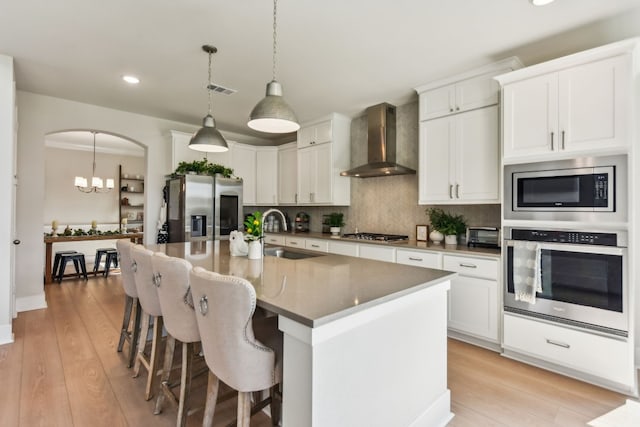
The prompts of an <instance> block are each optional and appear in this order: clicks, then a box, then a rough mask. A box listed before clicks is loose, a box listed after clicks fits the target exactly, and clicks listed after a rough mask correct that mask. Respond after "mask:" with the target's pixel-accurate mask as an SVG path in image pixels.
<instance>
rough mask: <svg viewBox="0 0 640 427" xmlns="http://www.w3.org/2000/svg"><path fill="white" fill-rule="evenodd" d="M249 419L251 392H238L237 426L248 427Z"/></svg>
mask: <svg viewBox="0 0 640 427" xmlns="http://www.w3.org/2000/svg"><path fill="white" fill-rule="evenodd" d="M250 420H251V393H250V392H246V391H239V392H238V427H249V422H250Z"/></svg>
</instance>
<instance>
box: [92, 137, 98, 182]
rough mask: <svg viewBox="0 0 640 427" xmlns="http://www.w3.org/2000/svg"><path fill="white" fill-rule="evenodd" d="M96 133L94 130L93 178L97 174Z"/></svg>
mask: <svg viewBox="0 0 640 427" xmlns="http://www.w3.org/2000/svg"><path fill="white" fill-rule="evenodd" d="M96 133H97V132H93V174H92V175H91V179H93V177H94V176H96Z"/></svg>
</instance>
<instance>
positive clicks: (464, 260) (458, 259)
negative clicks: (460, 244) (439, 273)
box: [442, 255, 498, 280]
mask: <svg viewBox="0 0 640 427" xmlns="http://www.w3.org/2000/svg"><path fill="white" fill-rule="evenodd" d="M442 268H443V269H444V270H449V271H455V272H457V273H460V274H464V275H466V276H473V277H483V278H485V279H493V280H495V279H497V278H498V260H495V259H487V258H474V257H465V256H457V255H445V256H444V261H443V266H442Z"/></svg>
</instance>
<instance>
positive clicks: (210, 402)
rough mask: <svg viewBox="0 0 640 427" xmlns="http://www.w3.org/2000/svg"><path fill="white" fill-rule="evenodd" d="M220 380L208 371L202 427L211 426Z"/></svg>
mask: <svg viewBox="0 0 640 427" xmlns="http://www.w3.org/2000/svg"><path fill="white" fill-rule="evenodd" d="M219 386H220V380H218V377H217V376H216V375H215V374H214V373H213V372H211V370H209V379H208V381H207V399H206V402H205V406H204V415H203V416H202V427H211V426H212V425H213V416H214V415H215V412H216V402H217V400H218V390H219V388H220V387H219Z"/></svg>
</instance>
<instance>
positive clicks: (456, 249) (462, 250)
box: [267, 232, 501, 258]
mask: <svg viewBox="0 0 640 427" xmlns="http://www.w3.org/2000/svg"><path fill="white" fill-rule="evenodd" d="M267 234H269V235H282V236H291V237H303V238H313V239H326V240H334V241H340V242H351V243H366V244H374V245H383V246H391V247H394V248H398V249H422V250H429V251H439V252H451V253H455V254H459V255H478V256H489V257H494V258H500V253H501V251H500V249H494V248H480V247H469V246H467V245H445V244H443V243H440V244H434V243H433V242H419V241H416V240H404V241H400V242H379V241H374V240H358V239H346V238H344V237H332V236H331V235H330V234H325V233H313V232H309V233H282V232H281V233H267Z"/></svg>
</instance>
